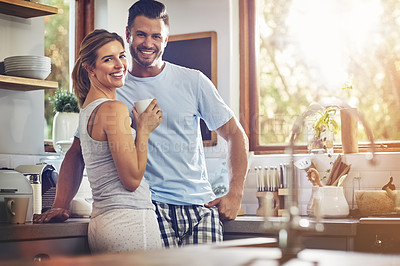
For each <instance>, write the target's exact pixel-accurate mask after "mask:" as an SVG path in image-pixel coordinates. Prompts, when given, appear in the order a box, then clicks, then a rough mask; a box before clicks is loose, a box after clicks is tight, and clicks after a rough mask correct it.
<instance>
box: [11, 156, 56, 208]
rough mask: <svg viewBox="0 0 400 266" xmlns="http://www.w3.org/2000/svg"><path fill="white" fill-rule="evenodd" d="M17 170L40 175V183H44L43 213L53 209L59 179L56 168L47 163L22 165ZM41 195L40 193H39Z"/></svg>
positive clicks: (25, 173) (42, 196)
mask: <svg viewBox="0 0 400 266" xmlns="http://www.w3.org/2000/svg"><path fill="white" fill-rule="evenodd" d="M15 170H16V171H18V172H20V173H22V174H23V175H26V176H28V175H34V174H38V175H39V183H40V184H41V185H42V193H41V194H42V195H41V199H40V198H39V199H37V198H36V201H37V200H41V203H42V213H43V212H45V211H47V210H48V209H51V207H52V206H53V203H54V198H55V196H56V184H57V180H58V172H57V170H56V168H55V167H54V166H53V165H51V164H47V163H40V164H33V165H20V166H17V167H16V168H15ZM39 196H40V195H39Z"/></svg>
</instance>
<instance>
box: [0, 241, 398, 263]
mask: <svg viewBox="0 0 400 266" xmlns="http://www.w3.org/2000/svg"><path fill="white" fill-rule="evenodd" d="M280 257H281V251H280V250H279V249H277V248H241V247H218V246H217V245H197V246H186V247H183V248H175V249H163V250H154V251H137V252H131V253H123V254H104V255H92V256H75V257H54V258H51V259H48V260H43V261H41V262H40V265H43V266H46V265H81V266H86V265H93V266H94V265H96V266H97V265H103V266H109V265H110V266H113V265H122V266H124V265H135V266H159V265H163V266H181V265H182V266H186V265H192V266H203V265H210V266H217V265H230V266H243V265H247V266H256V265H270V266H278V265H283V266H315V265H322V266H331V265H332V266H333V265H335V266H336V265H345V266H358V265H360V264H361V265H382V266H383V265H385V266H391V265H393V266H395V265H400V256H398V255H376V254H367V253H357V252H343V251H326V250H312V249H305V250H303V251H301V252H300V253H299V254H298V256H297V258H292V259H290V260H288V261H287V262H284V263H282V264H279V258H280ZM3 263H6V264H2V265H7V266H19V265H27V266H29V265H32V266H34V265H37V263H35V262H31V261H23V260H10V261H4V262H3Z"/></svg>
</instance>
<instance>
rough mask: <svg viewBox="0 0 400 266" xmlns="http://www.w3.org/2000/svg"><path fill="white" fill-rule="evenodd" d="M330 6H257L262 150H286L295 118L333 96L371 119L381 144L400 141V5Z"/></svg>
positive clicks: (269, 2)
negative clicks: (271, 147) (282, 147)
mask: <svg viewBox="0 0 400 266" xmlns="http://www.w3.org/2000/svg"><path fill="white" fill-rule="evenodd" d="M324 2H326V5H320V3H319V1H302V0H299V1H275V0H259V1H257V4H258V7H257V16H259V17H258V18H259V24H258V31H259V33H260V34H259V36H258V37H259V39H257V41H256V43H257V44H258V43H259V50H258V53H259V58H258V61H257V62H258V63H259V64H258V69H259V73H258V77H259V80H258V84H259V86H260V88H259V102H258V103H257V104H258V106H259V116H258V117H257V119H259V138H260V139H259V140H260V144H261V145H280V144H281V145H285V144H287V143H288V142H289V138H290V131H291V128H292V125H293V123H294V121H295V119H296V118H297V117H298V116H299V115H300V114H301V113H303V112H304V111H306V110H307V108H308V107H309V106H310V105H311V104H314V103H318V102H321V101H322V100H323V99H326V98H329V97H335V98H339V99H345V100H344V101H345V102H347V103H348V104H349V105H350V106H352V107H355V108H357V110H358V111H359V112H360V113H361V114H363V116H364V117H368V124H369V125H370V127H371V128H372V130H373V132H374V137H375V140H376V141H395V140H400V112H398V110H399V107H400V71H399V70H400V57H399V54H400V31H399V30H398V29H399V21H400V1H392V0H382V1H366V2H365V3H364V2H363V3H361V2H357V1H353V0H348V1H334V0H326V1H324ZM326 6H329V8H327V7H326ZM343 84H347V85H346V86H345V87H344V88H343ZM350 92H351V93H350ZM350 94H351V95H350ZM254 119H256V118H254ZM313 121H314V120H312V118H310V121H307V122H310V123H312V122H313ZM338 121H339V120H338ZM359 126H360V127H362V125H359ZM338 135H340V132H338ZM358 137H359V140H360V142H368V138H367V136H366V134H365V132H364V130H363V128H360V130H359V136H358ZM301 142H302V143H303V144H304V143H306V142H307V134H305V132H303V138H302V139H301ZM299 144H300V143H299Z"/></svg>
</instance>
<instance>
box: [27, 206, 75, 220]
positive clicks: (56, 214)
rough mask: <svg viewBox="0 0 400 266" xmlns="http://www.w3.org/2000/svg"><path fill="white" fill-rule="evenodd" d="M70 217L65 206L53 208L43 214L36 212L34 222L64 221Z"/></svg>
mask: <svg viewBox="0 0 400 266" xmlns="http://www.w3.org/2000/svg"><path fill="white" fill-rule="evenodd" d="M68 218H69V211H68V210H66V209H63V208H51V209H50V210H47V211H46V212H44V213H42V214H34V215H33V222H34V223H62V222H64V221H65V220H67V219H68Z"/></svg>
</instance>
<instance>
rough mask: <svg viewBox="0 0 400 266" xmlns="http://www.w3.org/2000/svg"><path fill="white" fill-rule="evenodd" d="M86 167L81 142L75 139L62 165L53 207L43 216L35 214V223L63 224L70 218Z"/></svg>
mask: <svg viewBox="0 0 400 266" xmlns="http://www.w3.org/2000/svg"><path fill="white" fill-rule="evenodd" d="M84 167H85V164H84V161H83V157H82V150H81V145H80V140H79V138H76V137H74V141H73V142H72V145H71V148H69V150H68V151H67V153H66V154H65V158H64V160H63V162H62V164H61V168H60V173H59V175H58V180H57V189H56V196H55V199H54V203H53V207H52V208H51V209H50V210H48V211H46V212H44V213H42V214H35V215H34V217H33V222H35V223H47V222H63V221H65V220H66V219H68V218H69V212H68V209H69V205H70V203H71V201H72V199H73V198H74V197H75V195H76V193H77V192H78V189H79V186H80V184H81V182H82V176H83V169H84Z"/></svg>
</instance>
